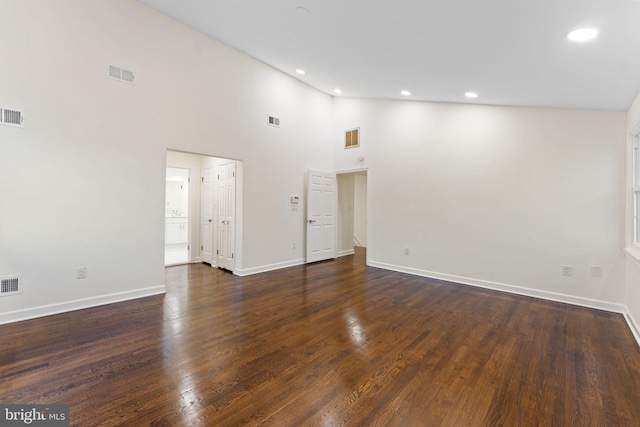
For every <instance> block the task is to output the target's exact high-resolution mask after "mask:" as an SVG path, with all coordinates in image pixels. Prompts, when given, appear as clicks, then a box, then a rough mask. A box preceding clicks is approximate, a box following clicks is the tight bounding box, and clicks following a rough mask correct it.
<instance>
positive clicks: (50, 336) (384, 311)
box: [0, 251, 640, 426]
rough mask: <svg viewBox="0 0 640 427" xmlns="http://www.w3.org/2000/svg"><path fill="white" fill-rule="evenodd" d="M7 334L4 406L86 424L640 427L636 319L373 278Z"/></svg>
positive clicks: (288, 285) (235, 281)
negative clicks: (56, 409) (33, 407)
mask: <svg viewBox="0 0 640 427" xmlns="http://www.w3.org/2000/svg"><path fill="white" fill-rule="evenodd" d="M166 283H167V290H168V291H167V294H166V295H164V296H155V297H150V298H144V299H139V300H134V301H127V302H123V303H118V304H112V305H108V306H102V307H96V308H92V309H87V310H80V311H76V312H72V313H65V314H60V315H56V316H50V317H47V318H42V319H35V320H30V321H25V322H20V323H16V324H11V325H4V326H0V337H2V338H1V339H0V340H1V344H2V347H1V349H0V402H2V403H68V404H70V405H71V421H72V424H73V425H82V426H85V425H87V426H91V425H100V426H109V425H114V426H115V425H131V426H143V425H149V426H180V425H184V426H192V425H215V426H227V425H228V426H236V425H280V426H298V425H332V426H333V425H366V426H375V425H380V426H407V425H416V426H420V425H424V426H433V425H446V426H493V425H505V426H540V425H557V426H561V425H572V426H574V425H585V426H586V425H607V426H613V425H615V426H638V425H640V410H639V409H638V408H640V349H639V348H638V346H637V344H636V343H635V341H634V340H633V336H632V335H631V332H630V331H629V329H628V328H627V325H626V323H625V321H624V319H623V317H622V316H621V315H619V314H614V313H607V312H603V311H598V310H591V309H587V308H581V307H575V306H570V305H565V304H560V303H554V302H548V301H541V300H536V299H533V298H527V297H521V296H516V295H509V294H505V293H500V292H494V291H489V290H483V289H477V288H473V287H468V286H463V285H459V284H455V283H448V282H443V281H438V280H429V279H424V278H419V277H414V276H410V275H405V274H400V273H394V272H389V271H385V270H380V269H376V268H368V267H365V266H364V253H362V252H361V251H359V252H358V253H357V254H356V255H355V256H350V257H344V258H340V259H338V260H335V261H330V262H321V263H317V264H313V265H308V266H300V267H293V268H289V269H285V270H280V271H275V272H269V273H264V274H260V275H255V276H250V277H245V278H240V277H236V276H233V275H231V274H229V273H225V272H223V271H220V270H217V269H212V268H210V267H208V266H205V265H191V266H178V267H171V268H167V270H166Z"/></svg>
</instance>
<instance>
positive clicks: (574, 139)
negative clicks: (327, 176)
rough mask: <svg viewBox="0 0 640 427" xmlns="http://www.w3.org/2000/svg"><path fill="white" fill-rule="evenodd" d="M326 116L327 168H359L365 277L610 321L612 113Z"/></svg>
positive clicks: (620, 199)
mask: <svg viewBox="0 0 640 427" xmlns="http://www.w3.org/2000/svg"><path fill="white" fill-rule="evenodd" d="M334 118H335V121H334V135H333V139H332V141H333V147H334V155H335V168H336V169H337V170H348V169H350V168H356V167H362V166H369V167H370V168H371V169H370V175H371V176H370V180H369V188H368V193H369V197H370V209H371V211H370V217H369V221H370V228H369V231H370V233H371V235H370V236H369V239H370V240H371V242H370V244H369V247H368V255H369V257H370V258H369V259H370V263H371V264H372V265H377V266H380V267H385V268H392V269H397V270H400V271H406V272H412V273H416V274H423V275H427V276H433V277H441V278H446V279H451V280H457V281H461V282H463V283H470V284H476V285H479V286H488V287H493V288H496V289H506V290H510V291H515V292H522V293H526V294H530V295H537V296H542V297H546V298H554V299H559V300H563V301H568V302H579V303H582V304H587V305H595V306H600V307H607V308H614V309H620V307H621V305H620V304H622V303H623V301H624V298H625V295H624V283H623V282H624V279H623V276H624V266H623V261H622V252H621V248H622V247H623V243H624V239H623V228H624V227H623V221H622V215H621V214H620V213H621V212H623V210H624V191H623V189H624V167H625V149H624V141H625V115H624V114H623V113H609V112H595V111H575V110H553V109H533V108H513V107H492V106H481V105H464V104H438V103H423V102H406V101H390V100H360V99H343V98H335V99H334ZM353 127H360V128H361V133H362V136H361V147H359V148H355V149H349V150H345V149H343V147H342V144H341V142H342V135H343V132H344V130H345V129H350V128H353ZM359 156H364V158H365V160H364V165H363V162H360V161H358V157H359ZM405 247H409V248H410V250H411V254H410V255H409V256H407V255H404V248H405ZM563 265H572V266H573V276H572V277H565V276H563V275H562V266H563ZM591 265H598V266H601V267H602V271H603V274H602V277H601V278H595V277H591V276H590V274H589V267H590V266H591ZM610 303H613V304H610Z"/></svg>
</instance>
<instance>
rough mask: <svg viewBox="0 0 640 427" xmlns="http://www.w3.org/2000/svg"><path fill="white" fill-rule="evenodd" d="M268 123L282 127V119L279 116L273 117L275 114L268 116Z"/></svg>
mask: <svg viewBox="0 0 640 427" xmlns="http://www.w3.org/2000/svg"><path fill="white" fill-rule="evenodd" d="M267 117H268V119H267V124H269V125H271V126H275V127H277V128H279V127H280V119H279V118H277V117H273V116H267Z"/></svg>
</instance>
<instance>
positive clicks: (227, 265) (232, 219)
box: [215, 159, 238, 272]
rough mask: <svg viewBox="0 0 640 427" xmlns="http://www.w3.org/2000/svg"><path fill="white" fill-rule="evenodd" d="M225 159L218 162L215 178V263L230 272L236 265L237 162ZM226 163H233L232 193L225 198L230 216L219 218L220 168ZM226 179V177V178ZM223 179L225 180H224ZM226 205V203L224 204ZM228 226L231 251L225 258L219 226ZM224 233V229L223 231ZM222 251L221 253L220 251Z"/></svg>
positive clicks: (220, 197)
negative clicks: (228, 197) (221, 246)
mask: <svg viewBox="0 0 640 427" xmlns="http://www.w3.org/2000/svg"><path fill="white" fill-rule="evenodd" d="M226 160H227V161H223V162H220V163H218V167H217V169H218V171H217V174H218V180H217V189H218V191H217V198H216V199H217V206H218V209H217V215H216V218H215V219H216V221H217V222H216V229H217V236H216V237H217V239H216V264H217V266H218V267H219V268H224V269H226V270H229V271H231V272H233V271H234V270H235V267H236V257H235V253H236V249H235V247H236V234H237V233H236V223H237V221H236V218H237V216H236V199H237V185H236V182H237V165H238V162H236V161H235V160H231V159H226ZM227 165H233V195H232V197H231V200H227V202H230V203H231V209H230V210H229V209H228V207H227V212H230V213H231V215H230V216H226V217H225V218H226V219H224V220H223V219H221V217H220V207H221V206H222V201H221V200H222V196H223V195H221V194H220V169H221V167H223V166H227ZM226 179H228V177H227V178H226ZM226 179H225V182H226ZM225 206H226V204H225ZM223 222H224V223H223ZM229 226H230V227H231V228H230V230H231V232H230V235H229V251H230V252H231V258H229V257H228V255H229V254H226V255H227V257H226V259H225V258H224V252H223V251H221V250H220V249H221V248H220V237H221V234H220V231H219V229H220V228H221V227H224V228H229ZM225 233H226V231H225ZM221 252H223V253H221Z"/></svg>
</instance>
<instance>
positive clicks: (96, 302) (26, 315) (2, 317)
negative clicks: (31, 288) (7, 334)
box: [0, 285, 167, 325]
mask: <svg viewBox="0 0 640 427" xmlns="http://www.w3.org/2000/svg"><path fill="white" fill-rule="evenodd" d="M166 292H167V290H166V287H165V286H164V285H161V286H153V287H149V288H142V289H136V290H133V291H125V292H118V293H115V294H107V295H100V296H97V297H90V298H83V299H78V300H73V301H65V302H61V303H56V304H48V305H41V306H39V307H33V308H27V309H24V310H16V311H10V312H8V313H2V314H0V325H4V324H7V323H14V322H20V321H23V320H29V319H35V318H38V317H44V316H52V315H54V314H60V313H66V312H69V311H75V310H82V309H84V308H91V307H97V306H100V305H106V304H113V303H116V302H122V301H128V300H132V299H137V298H144V297H149V296H153V295H162V294H165V293H166Z"/></svg>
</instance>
